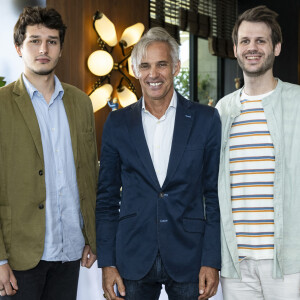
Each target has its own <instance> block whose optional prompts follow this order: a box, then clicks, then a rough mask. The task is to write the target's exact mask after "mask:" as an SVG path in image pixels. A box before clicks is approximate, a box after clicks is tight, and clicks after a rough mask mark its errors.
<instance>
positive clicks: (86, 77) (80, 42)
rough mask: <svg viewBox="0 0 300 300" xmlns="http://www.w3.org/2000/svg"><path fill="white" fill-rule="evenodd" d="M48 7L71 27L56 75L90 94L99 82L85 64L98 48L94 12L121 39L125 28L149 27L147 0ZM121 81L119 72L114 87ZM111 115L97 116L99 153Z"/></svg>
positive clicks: (74, 0) (51, 0)
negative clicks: (109, 25)
mask: <svg viewBox="0 0 300 300" xmlns="http://www.w3.org/2000/svg"><path fill="white" fill-rule="evenodd" d="M47 6H48V7H54V8H55V9H57V10H58V11H59V12H60V13H61V15H62V17H63V19H64V22H65V23H66V25H67V26H68V29H67V34H66V40H65V45H64V51H63V56H62V58H61V61H60V63H59V65H58V67H57V71H56V74H57V75H58V77H59V78H60V80H61V81H64V82H67V83H70V84H73V85H75V86H77V87H78V88H80V89H82V90H83V91H85V92H86V93H89V92H91V90H92V86H93V84H94V82H95V81H96V76H94V75H93V74H91V73H90V71H89V70H88V68H87V65H86V61H87V58H88V57H89V55H90V54H91V53H92V52H93V51H95V50H97V49H98V45H97V35H96V33H95V32H94V30H93V26H92V24H93V19H92V17H93V15H94V13H95V12H96V11H97V10H99V11H101V12H103V13H104V14H105V15H106V16H107V17H108V18H109V19H110V20H111V21H112V22H113V23H114V24H115V26H116V31H117V36H118V39H120V37H121V35H122V32H123V30H124V29H125V28H126V27H128V26H130V25H133V24H135V23H137V22H142V23H143V24H144V25H145V27H146V28H148V27H149V26H148V24H149V3H148V0H60V1H57V0H47ZM113 57H114V59H115V61H120V60H121V58H122V54H121V50H120V48H119V46H118V45H117V46H116V47H115V49H114V51H113ZM119 80H120V75H119V74H118V72H113V76H112V78H111V82H112V84H113V85H115V86H116V85H117V83H118V82H119ZM133 81H134V84H135V86H136V87H137V91H138V96H141V91H140V86H139V83H138V81H137V80H135V79H133ZM109 112H110V108H109V107H108V106H106V107H105V108H103V109H101V110H100V111H98V112H97V113H96V114H95V121H96V130H97V145H98V153H99V151H100V145H101V135H102V129H103V124H104V122H105V120H106V117H107V115H108V113H109Z"/></svg>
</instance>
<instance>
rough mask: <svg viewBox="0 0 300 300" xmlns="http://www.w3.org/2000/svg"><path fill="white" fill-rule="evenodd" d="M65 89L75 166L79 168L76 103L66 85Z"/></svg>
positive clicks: (64, 99)
mask: <svg viewBox="0 0 300 300" xmlns="http://www.w3.org/2000/svg"><path fill="white" fill-rule="evenodd" d="M63 89H64V96H63V102H64V107H65V111H66V114H67V118H68V122H69V128H70V135H71V141H72V150H73V156H74V163H75V166H77V157H78V153H77V150H78V147H77V130H76V112H75V107H74V103H75V101H74V99H73V97H74V96H73V95H71V94H70V93H69V90H68V88H67V87H66V86H65V85H63Z"/></svg>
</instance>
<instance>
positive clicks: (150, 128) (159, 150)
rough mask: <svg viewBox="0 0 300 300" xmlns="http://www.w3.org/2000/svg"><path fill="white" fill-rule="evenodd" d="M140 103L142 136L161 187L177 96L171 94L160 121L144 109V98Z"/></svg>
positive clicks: (164, 174)
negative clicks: (143, 135)
mask: <svg viewBox="0 0 300 300" xmlns="http://www.w3.org/2000/svg"><path fill="white" fill-rule="evenodd" d="M142 101H143V102H142V122H143V128H144V134H145V138H146V141H147V145H148V149H149V152H150V155H151V158H152V162H153V166H154V169H155V172H156V176H157V179H158V182H159V184H160V186H162V185H163V183H164V181H165V179H166V175H167V170H168V165H169V158H170V152H171V146H172V140H173V132H174V124H175V115H176V107H177V94H176V92H175V91H174V92H173V97H172V99H171V102H170V105H169V107H168V109H167V110H166V112H165V114H164V115H163V116H162V117H161V118H160V119H157V118H156V117H155V116H153V115H152V114H151V113H150V112H149V111H148V110H147V109H146V107H145V101H144V98H143V99H142Z"/></svg>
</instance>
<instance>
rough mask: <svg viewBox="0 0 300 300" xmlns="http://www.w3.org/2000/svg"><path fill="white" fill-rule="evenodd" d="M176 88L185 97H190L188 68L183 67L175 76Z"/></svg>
mask: <svg viewBox="0 0 300 300" xmlns="http://www.w3.org/2000/svg"><path fill="white" fill-rule="evenodd" d="M174 86H175V89H176V90H177V91H178V92H179V93H180V94H181V95H182V96H183V97H185V98H187V99H189V98H190V72H189V69H188V68H182V69H181V70H180V73H179V74H178V75H177V76H176V77H175V78H174Z"/></svg>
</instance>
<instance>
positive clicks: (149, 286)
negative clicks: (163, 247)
mask: <svg viewBox="0 0 300 300" xmlns="http://www.w3.org/2000/svg"><path fill="white" fill-rule="evenodd" d="M123 281H124V284H125V289H126V296H125V297H123V298H124V299H126V300H141V299H143V300H157V299H158V298H159V295H160V292H161V288H162V284H164V285H165V289H166V292H167V294H168V298H169V300H197V299H198V296H199V283H198V282H191V283H179V282H175V281H174V280H173V279H172V278H171V277H170V276H169V275H168V274H167V272H166V270H165V268H164V265H163V262H162V260H161V257H160V255H159V254H158V255H157V257H156V259H155V262H154V264H153V267H152V268H151V270H150V271H149V273H148V274H147V275H146V276H145V277H144V278H142V279H140V280H127V279H123Z"/></svg>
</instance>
